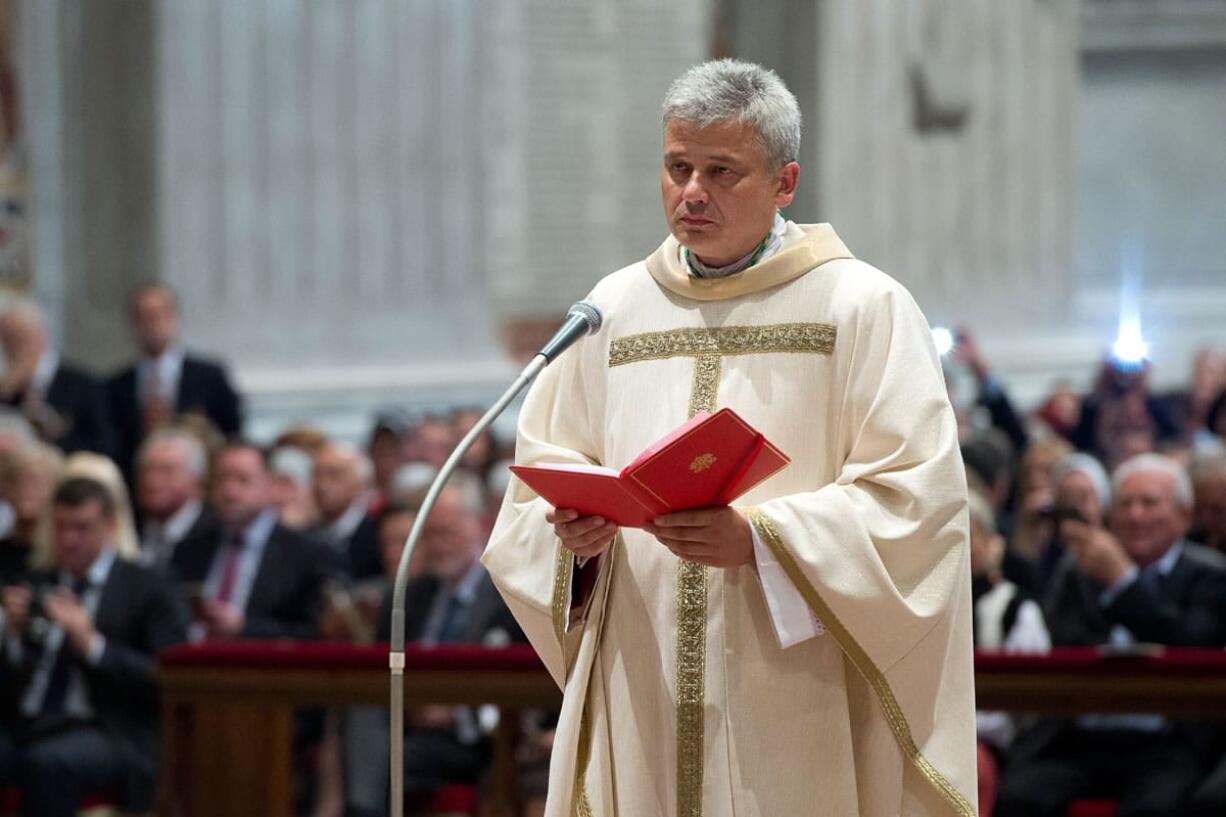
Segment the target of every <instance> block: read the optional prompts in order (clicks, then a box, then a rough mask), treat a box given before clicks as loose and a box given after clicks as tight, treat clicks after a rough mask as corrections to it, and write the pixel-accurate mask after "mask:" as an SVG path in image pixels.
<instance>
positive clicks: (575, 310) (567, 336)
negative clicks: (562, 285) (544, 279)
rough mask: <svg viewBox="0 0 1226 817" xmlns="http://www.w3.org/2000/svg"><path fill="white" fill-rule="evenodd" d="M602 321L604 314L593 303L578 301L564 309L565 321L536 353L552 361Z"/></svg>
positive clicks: (595, 328)
mask: <svg viewBox="0 0 1226 817" xmlns="http://www.w3.org/2000/svg"><path fill="white" fill-rule="evenodd" d="M603 321H604V316H603V315H601V314H600V310H599V309H597V308H596V305H595V304H593V303H590V302H588V301H578V302H576V303H575V304H574V305H573V306H571V308H570V309H568V310H567V311H566V321H565V322H564V323H563V324H562V326H561V328H560V329H558V331H557V332H556V333H554V336H553V337H552V338H550V339H549V342H548V343H546V344H545V345H544V346H542V347H541V350H540V351H539V352H537V354H538V355H541V356H543V357H544V358H545V360H546V361H548V362H550V363H553V361H554V358H556V357H557V356H558V355H560V354H562V353H563V352H565V351H566V350H567V349H568V348H570V346H571V344H573V343H574V342H575V341H577V340H578V339H579V338H581V337H583V336H584V335H590V334H593V333H594V332H595V331H596V330H597V329H599V328H600V324H601V323H602V322H603Z"/></svg>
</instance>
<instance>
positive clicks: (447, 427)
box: [404, 416, 457, 468]
mask: <svg viewBox="0 0 1226 817" xmlns="http://www.w3.org/2000/svg"><path fill="white" fill-rule="evenodd" d="M456 441H457V440H456V435H455V428H454V426H453V425H452V421H451V420H450V419H449V418H447V417H443V416H427V417H423V418H421V419H420V420H418V422H417V425H415V426H414V427H413V429H412V431H410V432H408V434H407V436H406V438H405V448H404V459H405V462H427V463H429V464H430V465H433V466H434V467H435V468H442V467H443V463H445V462H447V458H448V457H449V456H451V451H452V449H453V448H455V444H456Z"/></svg>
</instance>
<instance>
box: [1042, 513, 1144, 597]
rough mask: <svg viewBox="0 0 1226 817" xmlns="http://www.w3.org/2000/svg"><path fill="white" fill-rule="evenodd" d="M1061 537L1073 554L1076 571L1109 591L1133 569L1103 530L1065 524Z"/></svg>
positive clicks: (1126, 557) (1069, 522) (1081, 524)
mask: <svg viewBox="0 0 1226 817" xmlns="http://www.w3.org/2000/svg"><path fill="white" fill-rule="evenodd" d="M1060 535H1061V536H1062V537H1063V538H1064V541H1065V543H1066V544H1067V545H1068V546H1069V549H1070V550H1071V551H1072V552H1073V558H1074V559H1076V561H1077V567H1078V569H1079V570H1081V572H1082V573H1084V574H1086V575H1087V576H1089V577H1090V578H1091V579H1093V580H1094V581H1096V582H1098V583H1099V584H1101V585H1102V586H1103V587H1111V586H1113V585H1114V584H1115V583H1116V582H1118V581H1119V580H1120V579H1122V578H1124V574H1125V573H1127V572H1128V569H1129V568H1130V567H1132V566H1133V561H1132V559H1130V558H1128V554H1127V553H1125V552H1124V547H1123V546H1122V545H1121V544H1120V543H1119V540H1117V539H1116V538H1115V537H1114V536H1112V535H1111V533H1110V532H1109V531H1107V530H1105V529H1104V528H1098V527H1095V526H1093V525H1087V524H1085V523H1084V522H1077V521H1075V520H1071V519H1070V520H1066V521H1064V522H1063V523H1061V525H1060Z"/></svg>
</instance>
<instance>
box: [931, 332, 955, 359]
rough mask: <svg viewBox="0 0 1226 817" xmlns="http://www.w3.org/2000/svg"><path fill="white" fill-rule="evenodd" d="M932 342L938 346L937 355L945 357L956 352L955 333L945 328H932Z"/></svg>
mask: <svg viewBox="0 0 1226 817" xmlns="http://www.w3.org/2000/svg"><path fill="white" fill-rule="evenodd" d="M932 342H933V343H934V344H936V347H937V354H939V355H941V356H944V355H947V354H949V353H950V352H952V351H953V350H954V333H953V332H951V331H949V330H948V329H946V328H945V327H944V326H934V327H932Z"/></svg>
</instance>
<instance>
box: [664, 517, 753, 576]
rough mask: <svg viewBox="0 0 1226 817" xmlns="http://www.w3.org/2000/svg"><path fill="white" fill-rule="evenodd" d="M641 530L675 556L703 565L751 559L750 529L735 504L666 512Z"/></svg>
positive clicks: (727, 564) (743, 562)
mask: <svg viewBox="0 0 1226 817" xmlns="http://www.w3.org/2000/svg"><path fill="white" fill-rule="evenodd" d="M643 530H645V531H647V532H648V533H650V534H651V535H652V536H654V537H656V539H657V540H658V541H659V542H660V544H662V545H664V547H666V548H668V549H669V550H671V551H672V552H673V553H675V554H676V555H677V556H678V557H680V558H682V559H686V560H688V561H691V562H697V563H698V564H701V565H706V566H707V567H740V566H741V565H747V564H749V563H751V562H752V561H753V532H752V530H751V529H750V527H749V520H748V519H746V518H745V514H743V513H741V512H740V511H738V510H737V509H736V508H728V507H724V508H702V509H699V510H695V511H675V512H674V513H666V514H664V515H663V516H657V517H656V518H655V519H654V520H652V522H651V524H649V525H645V526H644V527H643Z"/></svg>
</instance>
